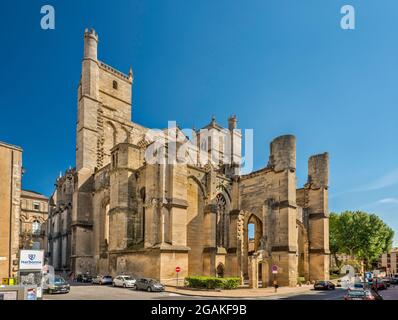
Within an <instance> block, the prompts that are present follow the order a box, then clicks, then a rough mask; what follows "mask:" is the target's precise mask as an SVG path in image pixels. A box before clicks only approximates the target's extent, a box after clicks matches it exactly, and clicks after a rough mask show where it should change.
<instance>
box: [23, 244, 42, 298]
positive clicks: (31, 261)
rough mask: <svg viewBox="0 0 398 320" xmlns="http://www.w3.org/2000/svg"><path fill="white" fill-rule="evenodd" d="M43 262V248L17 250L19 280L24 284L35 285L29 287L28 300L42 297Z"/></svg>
mask: <svg viewBox="0 0 398 320" xmlns="http://www.w3.org/2000/svg"><path fill="white" fill-rule="evenodd" d="M43 264H44V251H43V250H20V251H19V271H18V276H19V282H20V283H21V284H22V285H24V286H36V288H32V289H29V291H28V293H29V294H28V300H29V299H35V300H36V298H39V299H41V298H42V280H43Z"/></svg>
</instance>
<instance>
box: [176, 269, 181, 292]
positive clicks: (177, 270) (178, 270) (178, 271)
mask: <svg viewBox="0 0 398 320" xmlns="http://www.w3.org/2000/svg"><path fill="white" fill-rule="evenodd" d="M180 271H181V268H180V267H179V266H177V267H176V272H177V287H178V274H179V273H180Z"/></svg>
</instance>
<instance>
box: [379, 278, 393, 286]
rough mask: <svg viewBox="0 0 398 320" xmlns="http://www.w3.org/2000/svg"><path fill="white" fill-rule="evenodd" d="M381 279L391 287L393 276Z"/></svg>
mask: <svg viewBox="0 0 398 320" xmlns="http://www.w3.org/2000/svg"><path fill="white" fill-rule="evenodd" d="M381 281H383V282H384V283H385V284H386V287H387V288H389V287H390V286H391V278H388V277H385V278H382V279H381Z"/></svg>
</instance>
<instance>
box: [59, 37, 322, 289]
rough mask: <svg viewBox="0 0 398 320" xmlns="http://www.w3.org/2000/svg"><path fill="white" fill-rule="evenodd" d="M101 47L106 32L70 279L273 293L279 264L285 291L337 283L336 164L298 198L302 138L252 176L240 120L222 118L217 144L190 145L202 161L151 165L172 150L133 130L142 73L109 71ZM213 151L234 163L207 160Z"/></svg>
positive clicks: (90, 90) (94, 82)
mask: <svg viewBox="0 0 398 320" xmlns="http://www.w3.org/2000/svg"><path fill="white" fill-rule="evenodd" d="M97 48H98V35H97V33H96V32H95V31H94V30H86V32H85V34H84V57H83V62H82V74H81V80H80V84H79V86H78V121H77V145H76V169H75V170H73V179H72V180H73V182H74V186H73V194H71V198H70V199H71V203H69V205H70V206H71V209H70V212H71V219H70V220H71V222H70V230H71V236H70V242H71V243H70V253H69V254H70V257H69V261H68V263H67V264H68V266H69V267H70V270H72V271H73V272H74V273H75V274H79V273H85V272H90V273H92V274H111V275H113V276H115V275H117V274H131V275H134V276H144V277H152V278H155V279H160V280H161V281H162V282H164V283H166V284H167V283H171V282H173V281H175V278H176V273H175V268H176V266H179V267H180V268H181V273H180V274H179V277H180V278H182V277H185V276H188V275H207V276H220V277H227V276H238V277H241V278H242V280H243V279H250V282H251V283H252V284H253V283H254V282H255V283H257V280H258V279H261V280H262V283H263V285H270V284H272V279H273V277H272V272H271V268H272V266H274V265H276V266H277V267H278V275H277V279H278V282H279V284H280V285H291V286H293V285H296V283H297V278H298V277H305V278H306V280H319V279H328V277H329V227H328V174H329V172H328V171H329V164H328V161H329V160H328V154H327V153H325V154H320V155H315V156H312V157H310V159H309V161H308V182H307V183H306V184H305V185H304V186H303V187H302V188H299V189H297V187H296V141H295V137H294V136H291V135H286V136H281V137H278V138H276V139H275V140H273V141H272V142H271V145H270V157H269V161H268V165H267V166H266V167H264V168H263V169H261V170H258V171H255V172H252V173H250V174H246V175H241V174H240V173H239V163H240V160H241V146H240V145H241V134H240V132H239V131H238V130H236V127H237V120H236V117H235V116H232V117H230V118H229V120H228V128H223V127H221V126H220V125H219V124H217V122H216V120H215V119H214V118H213V119H212V120H211V122H210V123H209V124H208V125H207V126H206V127H204V129H207V130H208V131H209V132H213V133H212V134H210V135H209V136H206V139H205V140H206V141H207V142H208V143H205V144H203V139H201V137H199V138H198V137H197V136H200V135H201V131H200V130H195V131H194V135H197V136H196V138H197V139H195V140H194V141H196V142H190V141H185V145H188V148H186V149H187V150H185V151H184V152H185V153H186V154H187V156H189V157H191V158H193V161H188V163H179V162H178V161H177V163H172V164H170V163H158V162H151V161H148V158H147V157H146V155H147V151H148V150H149V149H150V148H151V147H152V146H153V145H154V144H158V146H159V145H160V146H161V147H160V148H158V149H157V150H156V151H155V154H156V155H158V153H161V154H163V157H164V158H168V157H170V150H169V149H170V147H169V146H168V144H167V141H169V139H170V138H169V136H168V138H167V139H166V143H165V142H162V141H163V140H161V139H159V136H160V135H161V133H162V132H160V133H159V134H158V135H156V134H148V132H149V131H150V130H149V129H148V128H145V127H143V126H141V125H139V124H137V123H134V122H132V121H131V119H132V86H133V72H132V70H131V69H130V72H129V74H123V73H122V72H120V71H117V70H115V69H114V68H112V67H110V66H108V65H107V64H105V63H103V62H101V61H100V60H98V58H97ZM163 132H165V131H163ZM174 133H175V134H176V136H178V135H179V134H181V132H180V129H179V128H178V127H175V128H174ZM214 133H215V134H218V133H227V134H230V141H229V144H228V146H226V144H223V143H216V141H215V140H216V139H213V138H212V137H213V136H214ZM186 139H187V138H186ZM183 140H184V139H183ZM198 141H199V142H198ZM159 143H160V144H159ZM180 145H182V142H181V141H176V143H174V146H176V148H177V149H178V148H179V146H180ZM226 149H228V150H226ZM159 150H160V151H159ZM214 150H216V152H218V153H219V154H222V155H223V156H226V155H227V156H229V159H230V160H231V161H229V162H228V163H225V162H223V161H220V162H218V163H203V162H197V161H196V160H197V159H198V158H199V157H202V156H203V155H205V156H206V155H208V154H210V153H212V152H214ZM152 154H153V152H152ZM64 180H65V179H59V181H64ZM69 180H70V179H69ZM57 181H58V180H57ZM57 188H61V186H57ZM249 225H252V228H253V230H254V231H253V234H252V235H251V236H250V235H249ZM249 242H251V246H250V248H251V249H250V250H249ZM66 247H68V246H66ZM173 283H175V282H173ZM253 286H254V287H256V284H253Z"/></svg>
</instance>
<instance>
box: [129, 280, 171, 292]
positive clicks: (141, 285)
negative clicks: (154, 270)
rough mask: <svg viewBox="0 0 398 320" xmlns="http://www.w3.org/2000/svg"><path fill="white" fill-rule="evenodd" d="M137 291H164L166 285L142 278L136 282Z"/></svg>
mask: <svg viewBox="0 0 398 320" xmlns="http://www.w3.org/2000/svg"><path fill="white" fill-rule="evenodd" d="M135 289H136V290H146V291H149V292H151V291H164V285H163V284H161V283H160V282H159V281H157V280H154V279H149V278H140V279H137V281H136V282H135Z"/></svg>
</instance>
